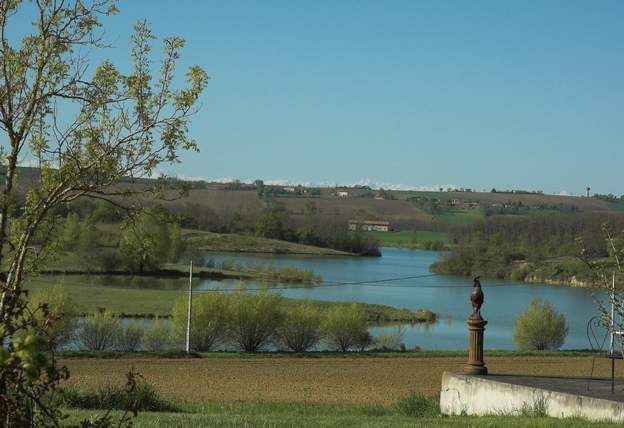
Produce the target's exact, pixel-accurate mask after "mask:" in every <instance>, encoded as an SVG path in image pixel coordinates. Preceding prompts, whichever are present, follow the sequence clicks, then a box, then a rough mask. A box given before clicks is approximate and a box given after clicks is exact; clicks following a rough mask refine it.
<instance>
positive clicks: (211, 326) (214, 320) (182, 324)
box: [172, 293, 231, 352]
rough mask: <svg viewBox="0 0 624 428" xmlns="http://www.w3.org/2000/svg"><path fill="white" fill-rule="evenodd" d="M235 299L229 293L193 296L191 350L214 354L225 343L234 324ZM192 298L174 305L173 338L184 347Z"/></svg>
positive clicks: (179, 299)
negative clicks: (233, 308)
mask: <svg viewBox="0 0 624 428" xmlns="http://www.w3.org/2000/svg"><path fill="white" fill-rule="evenodd" d="M230 303H231V299H230V298H229V296H228V295H227V294H225V293H206V294H202V295H199V296H194V297H193V312H192V320H191V321H192V323H191V326H192V327H191V349H192V350H194V351H200V352H205V351H210V350H212V349H214V348H215V347H217V346H219V345H221V344H223V343H225V341H226V340H227V338H228V336H229V334H228V332H229V327H230V321H231V308H230ZM187 321H188V298H187V297H184V296H183V297H180V298H178V299H177V300H176V302H175V304H174V306H173V324H172V329H173V337H174V338H175V342H176V344H178V345H179V346H182V344H183V343H184V342H185V341H186V327H187Z"/></svg>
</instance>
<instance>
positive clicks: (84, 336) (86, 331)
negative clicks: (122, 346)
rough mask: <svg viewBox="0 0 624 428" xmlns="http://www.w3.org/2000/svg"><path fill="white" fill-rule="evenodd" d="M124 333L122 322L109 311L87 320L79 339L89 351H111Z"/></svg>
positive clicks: (100, 312) (101, 312)
mask: <svg viewBox="0 0 624 428" xmlns="http://www.w3.org/2000/svg"><path fill="white" fill-rule="evenodd" d="M121 333H122V327H121V320H120V319H119V318H117V317H115V316H114V315H113V314H112V312H110V311H109V310H105V311H99V312H97V313H95V314H94V315H92V316H90V317H88V318H85V320H84V322H83V324H82V329H81V330H80V332H79V333H78V338H79V340H80V342H81V343H82V345H83V346H84V347H85V348H86V349H88V350H89V351H110V350H111V349H113V348H114V347H115V345H116V344H117V342H118V340H119V336H120V335H121Z"/></svg>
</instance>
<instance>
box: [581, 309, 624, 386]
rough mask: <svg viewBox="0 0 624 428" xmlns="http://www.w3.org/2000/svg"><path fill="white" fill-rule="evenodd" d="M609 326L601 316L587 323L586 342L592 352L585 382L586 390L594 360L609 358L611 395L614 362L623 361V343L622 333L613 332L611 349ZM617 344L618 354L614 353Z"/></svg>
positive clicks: (590, 379)
mask: <svg viewBox="0 0 624 428" xmlns="http://www.w3.org/2000/svg"><path fill="white" fill-rule="evenodd" d="M611 334H612V332H611V325H610V323H609V321H608V320H606V319H605V318H604V317H603V316H600V315H598V316H595V317H592V318H590V320H589V322H588V323H587V340H588V341H589V346H590V347H591V350H592V351H594V355H593V356H592V365H591V371H590V374H589V380H588V381H587V390H588V391H589V384H590V382H591V381H592V380H593V378H594V369H595V367H596V358H609V359H610V360H611V393H613V392H614V390H615V360H621V359H624V342H623V341H622V338H623V336H624V332H622V331H613V347H611V340H610V339H611ZM617 342H619V344H620V346H619V352H616V344H617Z"/></svg>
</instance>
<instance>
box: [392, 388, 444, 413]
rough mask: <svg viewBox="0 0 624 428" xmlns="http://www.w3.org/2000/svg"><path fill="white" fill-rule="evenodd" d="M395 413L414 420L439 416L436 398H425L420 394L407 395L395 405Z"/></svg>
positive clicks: (438, 403)
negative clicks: (414, 418)
mask: <svg viewBox="0 0 624 428" xmlns="http://www.w3.org/2000/svg"><path fill="white" fill-rule="evenodd" d="M396 408H397V411H398V412H399V413H400V414H402V415H405V416H412V417H416V418H422V417H433V416H438V415H439V414H440V399H439V397H438V396H432V397H426V396H424V395H420V394H412V395H408V396H407V397H405V398H402V399H401V400H399V401H398V402H397V403H396Z"/></svg>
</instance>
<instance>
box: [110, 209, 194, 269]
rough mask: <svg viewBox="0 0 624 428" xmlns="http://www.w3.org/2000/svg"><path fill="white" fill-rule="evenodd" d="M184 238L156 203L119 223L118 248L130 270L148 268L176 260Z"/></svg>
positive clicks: (178, 228) (182, 246) (180, 252)
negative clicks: (119, 238) (119, 236)
mask: <svg viewBox="0 0 624 428" xmlns="http://www.w3.org/2000/svg"><path fill="white" fill-rule="evenodd" d="M183 249H184V242H183V240H182V234H181V231H180V227H179V226H178V225H177V224H175V223H172V220H171V219H169V216H168V214H167V213H166V212H165V211H163V210H162V209H160V208H158V207H152V208H147V209H145V210H143V211H142V212H140V213H139V214H138V215H137V216H134V217H131V218H130V219H128V220H127V221H126V222H124V224H123V225H122V236H121V241H120V243H119V251H120V253H121V255H122V259H123V261H124V263H125V264H126V267H127V268H128V269H130V270H131V271H132V272H139V273H143V272H149V271H154V270H157V269H159V268H160V267H161V266H162V264H163V263H165V262H169V261H177V259H178V258H179V257H180V256H181V255H182V252H183Z"/></svg>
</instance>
